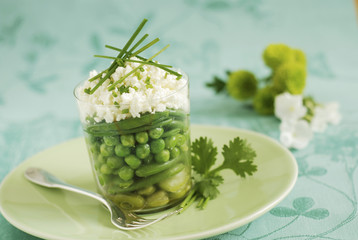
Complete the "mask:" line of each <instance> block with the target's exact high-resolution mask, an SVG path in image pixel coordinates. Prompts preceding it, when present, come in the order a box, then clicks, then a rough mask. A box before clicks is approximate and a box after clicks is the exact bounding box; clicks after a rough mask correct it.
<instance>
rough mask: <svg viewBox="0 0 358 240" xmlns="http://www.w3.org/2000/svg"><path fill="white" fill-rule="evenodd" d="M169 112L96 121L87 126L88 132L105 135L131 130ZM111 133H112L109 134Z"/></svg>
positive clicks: (165, 115) (150, 122)
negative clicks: (109, 121) (107, 121)
mask: <svg viewBox="0 0 358 240" xmlns="http://www.w3.org/2000/svg"><path fill="white" fill-rule="evenodd" d="M168 116H169V112H168V111H165V112H156V113H154V114H151V113H147V114H143V115H142V116H141V117H138V118H127V119H123V120H120V121H117V122H113V123H106V122H104V123H96V124H93V125H89V126H88V127H87V128H85V131H86V132H89V133H91V134H93V135H95V136H96V135H97V134H98V135H97V136H100V135H102V134H103V136H106V135H112V133H113V132H119V133H120V132H121V131H122V130H129V129H133V128H139V127H142V126H145V125H151V124H152V123H153V122H154V121H155V120H158V119H160V118H163V117H168ZM108 133H111V134H108Z"/></svg>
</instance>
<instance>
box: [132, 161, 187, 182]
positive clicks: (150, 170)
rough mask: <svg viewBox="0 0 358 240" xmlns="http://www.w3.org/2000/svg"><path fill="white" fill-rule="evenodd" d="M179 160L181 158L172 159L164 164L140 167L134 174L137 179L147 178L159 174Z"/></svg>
mask: <svg viewBox="0 0 358 240" xmlns="http://www.w3.org/2000/svg"><path fill="white" fill-rule="evenodd" d="M180 160H181V157H177V158H174V159H172V160H170V161H168V162H165V163H151V164H146V165H142V166H140V167H139V168H138V169H137V170H136V171H135V174H136V175H137V176H138V177H148V176H151V175H154V174H157V173H160V172H162V171H164V170H166V169H168V168H170V167H172V166H174V165H175V164H176V163H178V162H179V161H180Z"/></svg>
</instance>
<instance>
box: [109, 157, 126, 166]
mask: <svg viewBox="0 0 358 240" xmlns="http://www.w3.org/2000/svg"><path fill="white" fill-rule="evenodd" d="M107 165H108V167H110V168H112V169H114V168H120V167H122V166H123V165H124V161H123V158H121V157H117V156H111V157H108V159H107Z"/></svg>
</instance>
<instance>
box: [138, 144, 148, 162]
mask: <svg viewBox="0 0 358 240" xmlns="http://www.w3.org/2000/svg"><path fill="white" fill-rule="evenodd" d="M135 154H136V155H137V157H139V158H140V159H145V158H146V157H148V156H149V154H150V146H149V144H147V143H146V144H139V145H138V146H137V147H136V149H135Z"/></svg>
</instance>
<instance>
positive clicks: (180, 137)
mask: <svg viewBox="0 0 358 240" xmlns="http://www.w3.org/2000/svg"><path fill="white" fill-rule="evenodd" d="M176 138H177V146H178V147H179V146H181V145H183V144H184V143H185V141H186V138H185V136H184V135H182V134H178V135H176Z"/></svg>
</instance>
